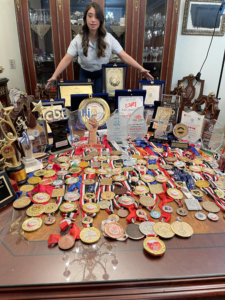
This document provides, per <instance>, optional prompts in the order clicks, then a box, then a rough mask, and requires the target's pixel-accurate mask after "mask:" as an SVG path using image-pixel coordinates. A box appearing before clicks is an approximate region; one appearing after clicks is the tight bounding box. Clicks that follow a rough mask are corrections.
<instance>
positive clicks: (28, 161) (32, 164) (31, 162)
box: [16, 118, 43, 173]
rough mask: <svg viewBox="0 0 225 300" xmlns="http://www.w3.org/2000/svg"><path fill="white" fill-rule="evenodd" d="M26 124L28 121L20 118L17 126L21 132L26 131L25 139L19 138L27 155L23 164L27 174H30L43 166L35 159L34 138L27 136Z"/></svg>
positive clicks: (23, 159) (23, 133)
mask: <svg viewBox="0 0 225 300" xmlns="http://www.w3.org/2000/svg"><path fill="white" fill-rule="evenodd" d="M25 122H26V120H23V119H22V118H18V120H17V121H16V125H17V128H18V130H21V128H22V129H23V130H24V131H23V132H22V135H23V137H20V138H18V142H19V143H20V144H21V146H22V148H23V152H24V155H25V157H23V158H22V162H23V164H24V165H25V169H26V173H30V172H33V171H36V170H40V169H42V168H43V164H42V163H41V162H40V161H38V160H37V159H35V158H34V157H33V144H32V141H33V140H34V137H33V136H32V135H28V134H27V129H28V128H27V126H26V124H25Z"/></svg>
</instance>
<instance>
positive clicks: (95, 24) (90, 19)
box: [86, 7, 100, 32]
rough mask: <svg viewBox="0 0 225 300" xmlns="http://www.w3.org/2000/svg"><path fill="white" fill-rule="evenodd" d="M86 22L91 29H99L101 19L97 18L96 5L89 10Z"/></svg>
mask: <svg viewBox="0 0 225 300" xmlns="http://www.w3.org/2000/svg"><path fill="white" fill-rule="evenodd" d="M86 23H87V26H88V28H89V30H90V31H92V32H93V31H96V30H98V28H99V26H100V21H99V19H97V17H96V14H95V9H94V7H91V8H90V9H89V11H88V12H87V17H86Z"/></svg>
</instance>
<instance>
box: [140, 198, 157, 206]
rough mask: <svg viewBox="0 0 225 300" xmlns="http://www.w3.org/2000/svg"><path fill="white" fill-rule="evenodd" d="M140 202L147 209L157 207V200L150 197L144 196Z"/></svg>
mask: <svg viewBox="0 0 225 300" xmlns="http://www.w3.org/2000/svg"><path fill="white" fill-rule="evenodd" d="M139 202H140V203H141V204H142V205H144V206H146V207H152V206H154V205H155V200H154V199H153V198H152V197H149V196H142V197H141V198H140V200H139Z"/></svg>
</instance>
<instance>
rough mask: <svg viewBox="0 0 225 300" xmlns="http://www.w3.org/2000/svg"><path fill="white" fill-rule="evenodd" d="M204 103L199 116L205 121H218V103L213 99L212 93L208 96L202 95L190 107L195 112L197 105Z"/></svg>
mask: <svg viewBox="0 0 225 300" xmlns="http://www.w3.org/2000/svg"><path fill="white" fill-rule="evenodd" d="M204 103H205V108H204V109H203V111H202V113H201V115H205V118H206V119H210V120H211V119H215V120H217V119H218V116H219V113H220V109H219V107H218V104H219V101H218V99H217V98H216V97H215V94H214V93H210V94H209V95H208V96H205V95H202V97H201V98H200V99H197V100H195V102H194V105H193V107H192V110H193V111H197V108H198V106H199V105H202V104H204Z"/></svg>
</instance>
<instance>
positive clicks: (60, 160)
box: [57, 156, 70, 163]
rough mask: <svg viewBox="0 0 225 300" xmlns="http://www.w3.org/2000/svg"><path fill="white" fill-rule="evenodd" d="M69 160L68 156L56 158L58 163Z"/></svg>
mask: <svg viewBox="0 0 225 300" xmlns="http://www.w3.org/2000/svg"><path fill="white" fill-rule="evenodd" d="M69 160H70V158H69V156H60V157H58V158H57V161H58V162H60V163H66V162H68V161H69Z"/></svg>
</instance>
